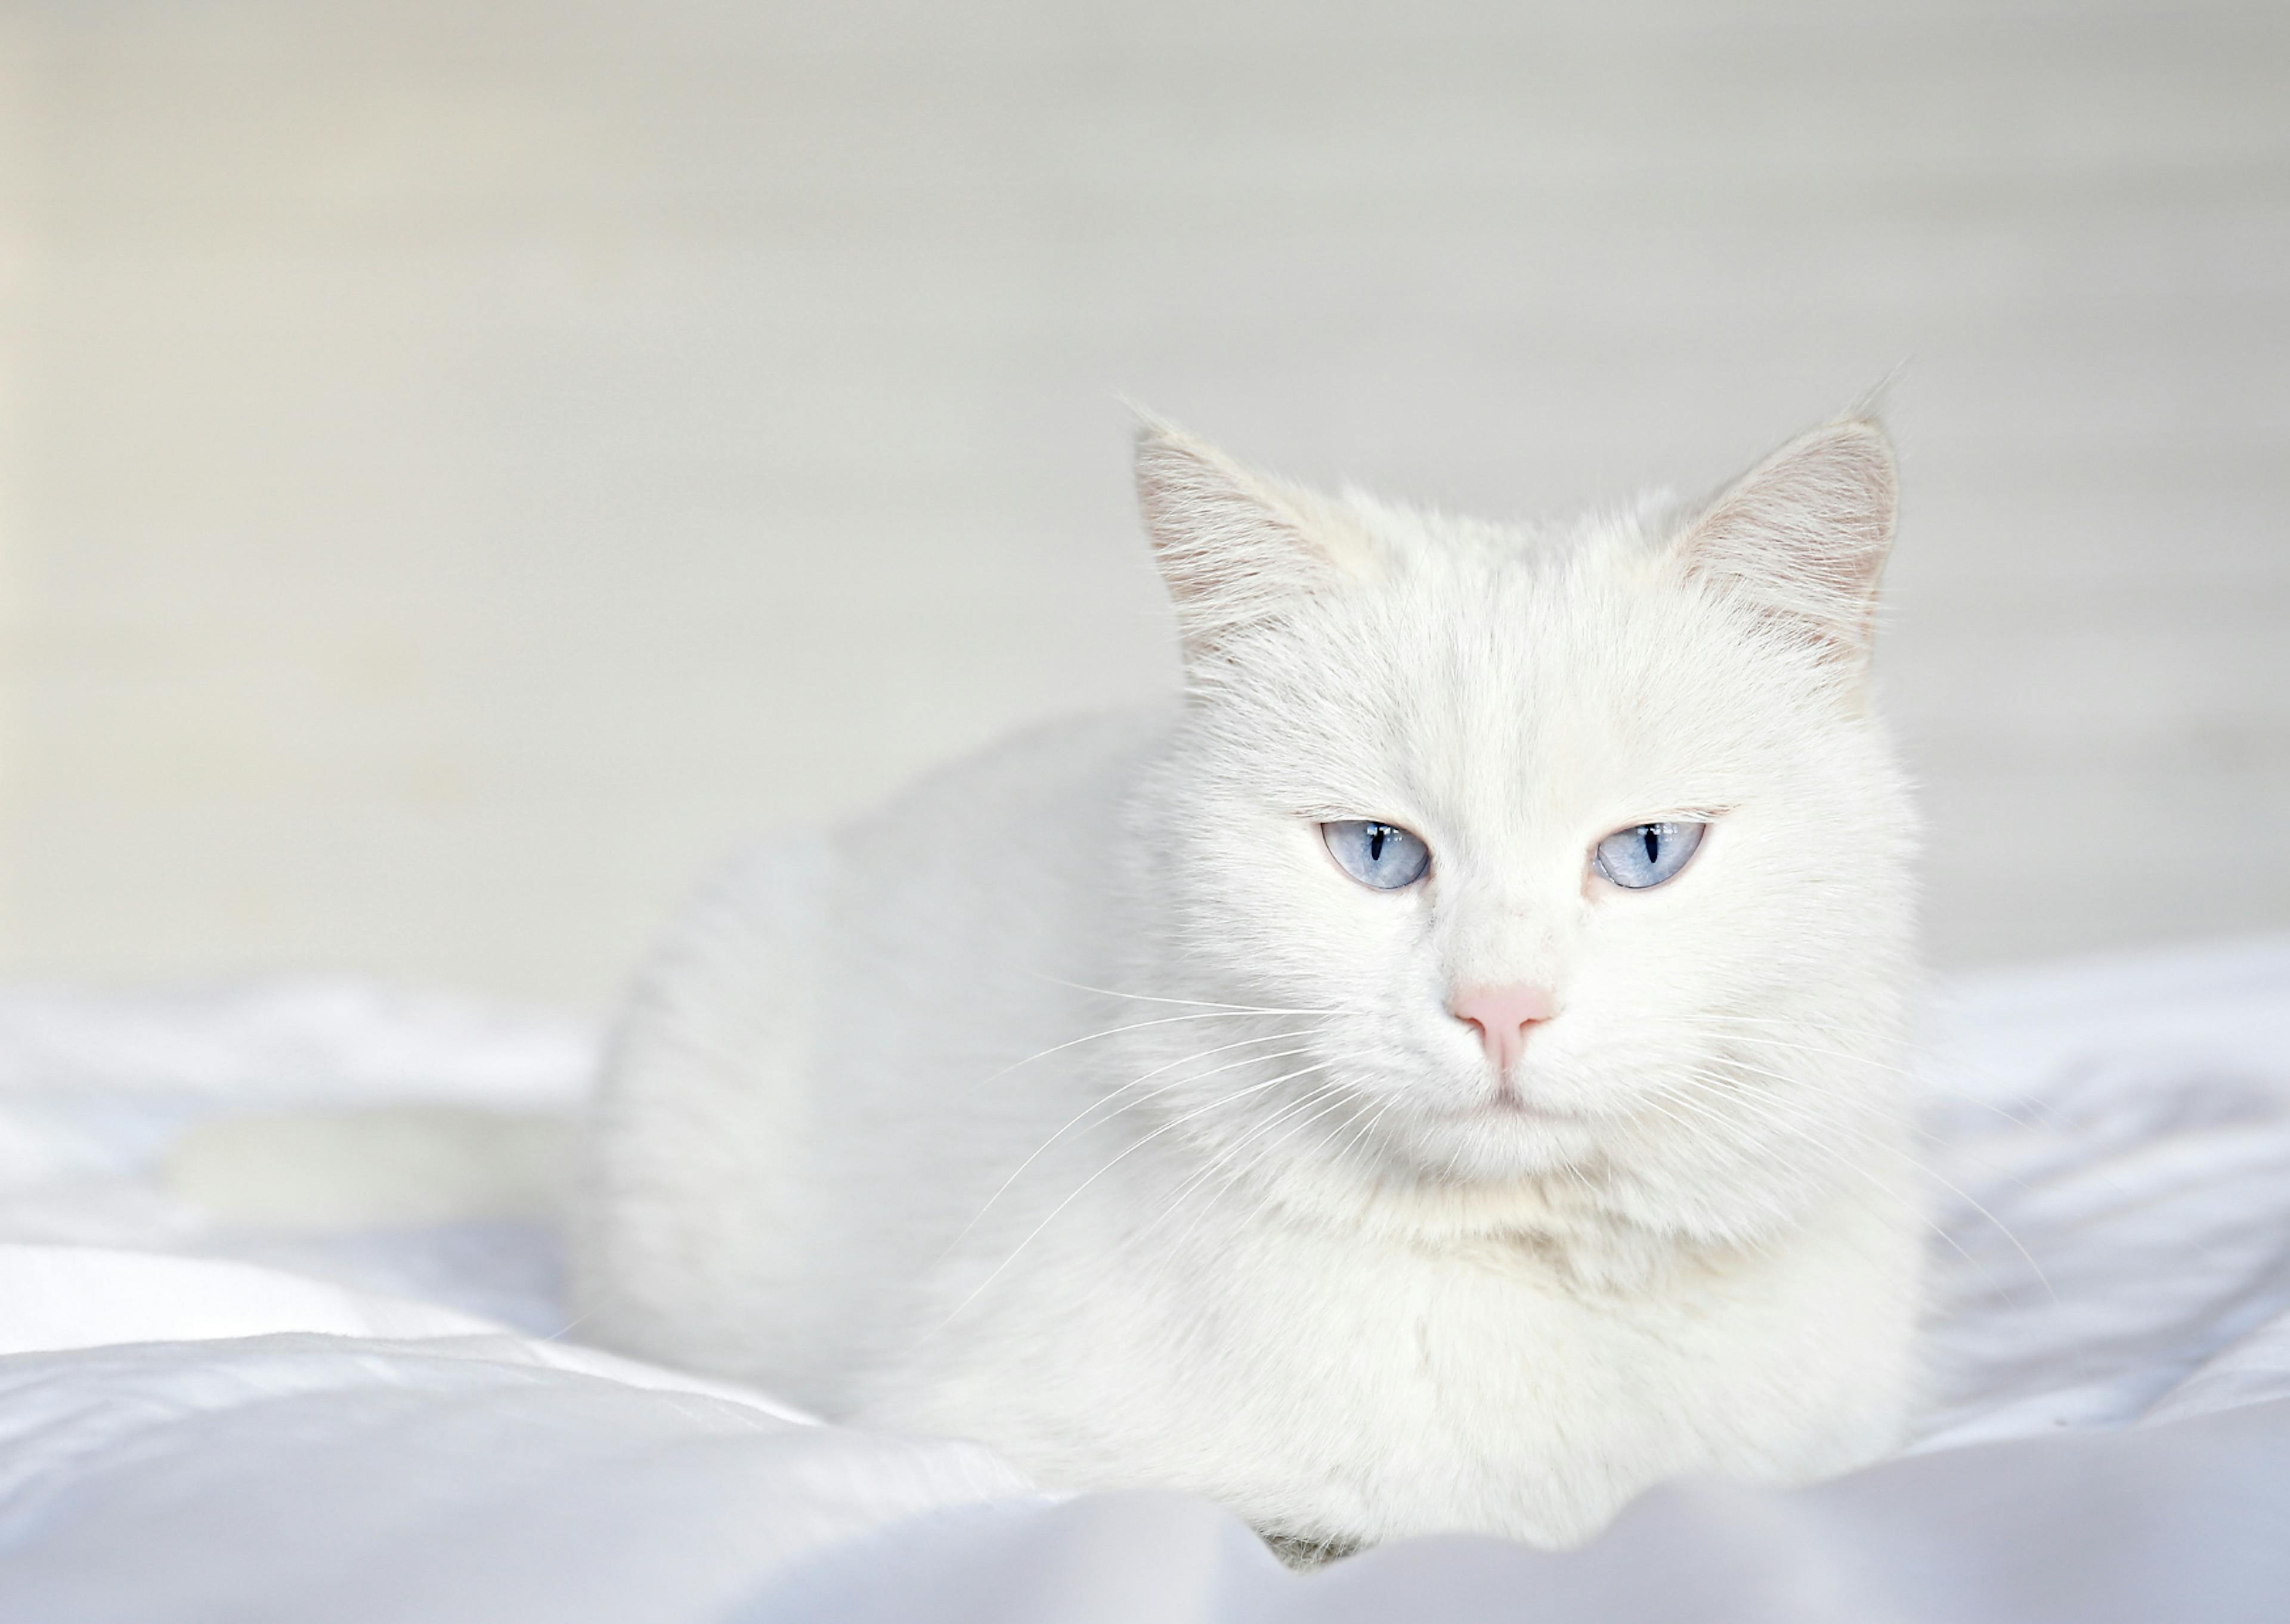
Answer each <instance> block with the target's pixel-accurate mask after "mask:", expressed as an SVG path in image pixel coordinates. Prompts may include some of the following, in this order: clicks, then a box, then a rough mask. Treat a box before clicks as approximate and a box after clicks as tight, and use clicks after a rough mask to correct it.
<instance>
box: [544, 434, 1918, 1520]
mask: <svg viewBox="0 0 2290 1624" xmlns="http://www.w3.org/2000/svg"><path fill="white" fill-rule="evenodd" d="M1140 468H1141V480H1142V482H1143V493H1144V498H1145V508H1146V511H1147V514H1148V516H1149V521H1150V524H1151V526H1152V530H1153V534H1154V540H1155V542H1156V547H1157V550H1158V552H1159V555H1160V556H1161V559H1162V563H1163V566H1164V569H1165V572H1166V573H1167V574H1168V576H1169V579H1170V581H1171V586H1172V591H1173V596H1174V598H1175V601H1176V603H1177V607H1178V612H1179V616H1180V620H1181V628H1182V633H1183V640H1184V646H1185V650H1186V654H1187V659H1188V662H1189V694H1188V698H1187V700H1186V701H1185V703H1184V704H1183V705H1182V706H1181V708H1175V709H1173V710H1172V711H1169V712H1162V713H1155V714H1152V715H1147V716H1138V717H1134V718H1113V719H1104V720H1099V721H1092V722H1086V723H1076V724H1067V725H1064V726H1061V727H1058V728H1054V729H1049V730H1045V731H1043V732H1039V733H1037V734H1033V735H1029V736H1028V737H1026V738H1023V739H1021V740H1014V741H1013V742H1012V743H1010V744H1008V745H1005V746H1004V747H1002V748H998V749H997V750H994V751H990V752H988V753H987V754H985V755H983V756H980V757H978V758H976V759H974V760H973V761H970V762H967V763H964V764H959V765H957V766H956V767H953V768H950V769H948V770H946V771H944V772H941V773H938V774H936V775H934V776H933V777H932V778H931V779H929V780H925V782H924V783H922V784H920V785H918V786H917V787H916V788H914V789H913V790H911V791H909V793H908V794H907V795H906V796H904V797H902V798H901V800H899V801H898V802H896V803H894V804H893V805H891V806H890V807H888V808H886V809H885V811H883V812H879V813H877V814H876V815H874V816H872V817H870V818H868V819H866V820H862V821H861V822H859V823H856V824H854V825H853V826H851V827H850V828H846V829H845V830H843V831H841V832H840V833H839V834H837V836H835V837H834V839H833V840H832V842H831V843H830V845H829V849H827V850H826V851H825V852H822V853H821V854H820V855H819V857H818V858H817V859H816V860H806V861H804V862H799V863H797V864H794V865H792V866H790V865H789V864H785V863H781V864H777V865H765V866H761V867H757V868H749V869H748V870H746V871H745V872H744V873H743V875H742V876H739V877H737V878H735V879H734V881H733V883H732V884H731V885H730V886H729V887H728V888H726V889H725V890H724V891H722V892H719V893H718V894H717V896H716V897H715V898H714V899H713V900H711V901H710V902H709V904H707V905H706V906H705V907H704V908H702V909H701V910H699V911H698V912H697V913H695V915H694V916H693V919H692V921H691V922H689V923H688V924H685V926H684V927H682V928H681V929H680V931H679V932H677V935H676V936H675V937H674V938H673V939H672V940H671V941H670V943H669V946H668V947H667V948H666V950H665V951H664V952H663V953H662V954H661V956H660V958H659V960H658V961H657V963H656V964H655V967H654V969H653V971H652V972H651V973H650V974H649V975H648V977H647V978H646V980H645V987H644V989H643V991H642V993H641V994H640V996H638V997H637V999H636V1000H634V1001H633V1002H632V1003H631V1004H630V1006H629V1010H628V1012H627V1013H626V1015H625V1016H624V1019H623V1023H622V1027H621V1033H620V1036H619V1040H618V1042H617V1044H616V1045H615V1047H614V1050H613V1060H612V1063H611V1065H610V1067H609V1068H608V1072H607V1076H606V1078H605V1090H604V1103H603V1106H602V1107H601V1108H600V1110H599V1112H598V1114H597V1118H596V1122H597V1127H596V1132H595V1134H594V1137H593V1139H592V1144H591V1160H592V1164H593V1167H594V1180H593V1188H592V1191H591V1196H590V1200H589V1203H588V1205H587V1208H586V1210H585V1212H584V1213H583V1215H582V1219H581V1223H580V1224H579V1225H578V1227H577V1231H576V1239H575V1262H576V1266H577V1267H576V1278H577V1280H578V1282H579V1288H580V1296H581V1312H582V1314H583V1316H584V1318H583V1322H582V1323H583V1324H586V1325H587V1326H588V1327H589V1328H590V1329H591V1330H592V1331H594V1332H596V1333H597V1334H598V1335H600V1336H601V1337H603V1338H605V1340H612V1341H615V1342H618V1343H621V1344H622V1345H626V1346H629V1347H632V1348H637V1349H638V1350H640V1351H643V1352H645V1353H648V1354H650V1355H652V1356H654V1357H661V1358H666V1359H669V1360H671V1361H674V1362H679V1363H687V1364H694V1365H699V1366H702V1367H705V1368H709V1369H712V1370H718V1371H723V1372H727V1373H730V1374H733V1375H736V1376H740V1377H743V1378H746V1379H749V1380H757V1381H760V1382H763V1383H765V1384H766V1385H769V1386H772V1387H773V1388H778V1389H780V1390H781V1391H783V1392H785V1393H787V1394H788V1395H789V1396H791V1397H794V1398H796V1399H797V1400H798V1401H799V1402H803V1403H806V1404H811V1405H813V1406H814V1407H816V1408H818V1409H819V1410H821V1412H825V1413H827V1414H829V1415H831V1416H837V1417H845V1418H855V1419H859V1420H865V1421H869V1422H872V1423H876V1424H880V1425H885V1426H896V1427H901V1428H917V1429H923V1430H929V1431H936V1432H951V1433H958V1434H964V1435H967V1436H976V1437H981V1438H984V1439H986V1440H988V1441H989V1442H990V1443H992V1444H996V1445H997V1447H999V1448H1001V1449H1002V1450H1004V1451H1005V1452H1007V1453H1008V1454H1009V1455H1010V1456H1011V1457H1012V1458H1013V1460H1017V1461H1019V1462H1020V1463H1021V1464H1022V1465H1024V1466H1026V1467H1028V1468H1030V1469H1031V1470H1033V1471H1035V1472H1036V1473H1037V1474H1039V1475H1040V1476H1042V1478H1043V1479H1044V1480H1045V1481H1046V1482H1049V1483H1053V1484H1061V1485H1069V1486H1077V1487H1090V1486H1118V1485H1132V1484H1156V1485H1165V1486H1174V1487H1178V1488H1184V1489H1190V1490H1195V1491H1197V1492H1202V1493H1205V1494H1209V1495H1212V1496H1213V1497H1215V1498H1217V1499H1219V1500H1222V1501H1224V1502H1225V1503H1227V1504H1229V1505H1230V1506H1232V1507H1234V1508H1236V1509H1237V1510H1239V1511H1240V1512H1241V1513H1242V1514H1243V1515H1244V1516H1247V1517H1249V1518H1250V1519H1251V1520H1252V1521H1253V1522H1254V1523H1255V1524H1257V1525H1258V1526H1260V1527H1261V1528H1264V1529H1267V1530H1269V1531H1272V1532H1281V1533H1285V1534H1292V1535H1296V1536H1299V1537H1301V1538H1304V1539H1307V1540H1336V1541H1340V1542H1341V1541H1353V1540H1376V1539H1384V1538H1389V1537H1394V1536H1397V1535H1400V1534H1406V1533H1413V1532H1430V1531H1434V1530H1438V1529H1445V1528H1470V1529H1482V1530H1486V1531H1490V1532H1501V1533H1509V1534H1514V1535H1517V1536H1520V1537H1524V1538H1528V1539H1533V1540H1542V1541H1546V1542H1551V1543H1562V1544H1563V1543H1570V1542H1573V1541H1575V1540H1581V1539H1582V1538H1585V1537H1587V1536H1588V1535H1589V1533H1591V1532H1595V1530H1596V1529H1597V1527H1598V1526H1599V1525H1600V1524H1602V1523H1603V1521H1604V1520H1605V1518H1607V1517H1609V1516H1612V1515H1613V1512H1614V1511H1615V1509H1617V1508H1619V1507H1620V1506H1621V1504H1622V1503H1623V1502H1624V1501H1626V1500H1628V1499H1629V1497H1630V1496H1631V1495H1633V1494H1635V1493H1636V1492H1638V1491H1640V1490H1641V1489H1643V1488H1645V1486H1647V1485H1648V1484H1652V1483H1653V1482H1656V1481H1658V1480H1660V1479H1661V1478H1663V1477H1666V1476H1674V1475H1677V1474H1680V1473H1687V1472H1702V1471H1714V1472H1719V1473H1725V1474H1729V1475H1732V1476H1738V1477H1742V1478H1747V1479H1751V1480H1755V1481H1760V1482H1774V1483H1790V1482H1799V1481H1804V1480H1806V1479H1808V1478H1811V1477H1814V1476H1821V1475H1822V1474H1825V1473H1829V1472H1833V1471H1837V1470H1840V1469H1843V1468H1846V1467H1849V1466H1852V1465H1854V1464H1857V1463H1859V1462H1862V1461H1864V1460H1869V1459H1870V1458H1872V1457H1873V1456H1875V1455H1877V1454H1878V1453H1881V1452H1883V1451H1885V1450H1886V1449H1887V1448H1889V1447H1891V1446H1892V1445H1893V1444H1894V1442H1896V1440H1897V1438H1898V1436H1899V1434H1900V1430H1901V1428H1902V1424H1903V1419H1904V1416H1905V1413H1906V1409H1907V1405H1908V1404H1909V1401H1910V1395H1911V1393H1912V1390H1913V1384H1914V1377H1913V1370H1914V1361H1913V1356H1912V1338H1911V1332H1912V1329H1913V1325H1914V1323H1915V1319H1916V1316H1917V1312H1918V1304H1919V1299H1920V1280H1921V1270H1922V1245H1921V1236H1922V1235H1923V1233H1924V1228H1925V1226H1924V1222H1923V1219H1922V1216H1921V1213H1920V1211H1919V1200H1920V1193H1919V1188H1918V1181H1917V1180H1916V1179H1915V1177H1914V1176H1913V1172H1914V1163H1913V1161H1912V1160H1911V1158H1910V1155H1909V1152H1908V1148H1907V1142H1908V1139H1909V1135H1910V1125H1909V1122H1910V1117H1909V1113H1910V1108H1911V1100H1910V1095H1909V1091H1908V1088H1907V1086H1906V1078H1905V1075H1904V1073H1903V1072H1902V1070H1901V1066H1900V1060H1901V1051H1902V1020H1903V1011H1904V1008H1905V1005H1906V1001H1907V998H1908V996H1909V993H1910V989H1911V988H1912V987H1913V985H1914V965H1913V953H1912V945H1911V938H1912V930H1911V924H1912V906H1911V905H1912V900H1913V899H1912V892H1911V887H1910V878H1909V862H1910V855H1911V852H1912V848H1913V844H1914V839H1915V824H1914V820H1913V816H1912V814H1911V812H1910V803H1909V798H1908V795H1907V791H1906V787H1905V785H1904V783H1903V782H1902V778H1901V775H1900V773H1899V772H1898V770H1897V768H1896V767H1895V766H1894V763H1893V759H1892V756H1891V753H1890V749H1889V746H1888V745H1887V743H1886V739H1885V736H1884V733H1883V732H1882V730H1881V728H1880V727H1879V726H1878V724H1877V723H1876V721H1875V720H1874V718H1873V717H1872V716H1871V715H1870V711H1869V708H1868V707H1867V705H1866V703H1865V699H1864V695H1863V693H1862V667H1863V665H1864V664H1865V652H1866V651H1865V646H1863V644H1862V641H1860V640H1861V639H1862V638H1864V637H1865V632H1866V628H1867V626H1868V624H1869V607H1870V602H1871V601H1872V597H1873V592H1874V589H1875V580H1876V572H1877V571H1878V568H1879V567H1880V566H1881V564H1882V561H1883V548H1884V544H1885V543H1886V542H1887V541H1888V540H1889V535H1890V524H1891V493H1890V484H1889V481H1890V460H1889V453H1887V452H1886V451H1885V448H1884V443H1883V439H1882V436H1881V434H1880V433H1879V432H1878V431H1877V430H1876V429H1875V428H1874V427H1873V426H1872V425H1870V424H1866V423H1862V422H1857V421H1856V422H1848V423H1845V424H1840V425H1835V426H1832V427H1831V428H1829V429H1825V430H1822V431H1819V432H1817V433H1816V434H1814V435H1813V436H1807V437H1806V439H1804V440H1802V441H1800V442H1798V443H1797V444H1794V445H1792V446H1790V447H1789V448H1787V449H1785V451H1784V452H1782V453H1779V454H1777V455H1776V457H1775V458H1774V459H1772V460H1769V461H1768V463H1766V465H1763V466H1762V467H1761V468H1759V469H1758V470H1756V471H1754V472H1753V473H1752V474H1751V475H1750V476H1748V477H1747V478H1745V479H1744V480H1743V481H1742V482H1741V483H1740V484H1737V485H1736V486H1735V487H1734V488H1733V489H1732V490H1730V491H1729V492H1726V493H1723V494H1722V495H1721V496H1720V497H1719V498H1718V499H1717V500H1714V501H1713V502H1711V503H1710V504H1708V505H1707V506H1706V507H1704V508H1701V509H1700V510H1698V511H1696V512H1693V513H1690V514H1685V515H1684V516H1679V515H1678V514H1677V513H1676V512H1675V511H1674V510H1673V509H1670V508H1665V507H1663V506H1661V505H1660V504H1643V505H1641V506H1639V507H1638V508H1634V509H1630V510H1628V511H1625V512H1622V513H1619V514H1610V515H1604V516H1592V517H1590V518H1589V519H1585V520H1582V521H1580V522H1578V523H1576V524H1572V525H1567V526H1554V527H1550V528H1549V529H1544V530H1532V531H1528V530H1518V529H1512V528H1504V527H1498V526H1492V525H1484V524H1473V523H1470V522H1467V521H1460V520H1453V519H1448V518H1444V517H1441V516H1433V515H1425V514H1418V513H1413V512H1410V511H1408V510H1405V509H1402V508H1395V507H1391V506H1389V505H1387V504H1382V503H1379V502H1375V501H1373V500H1369V499H1366V498H1365V497H1360V496H1357V495H1356V494H1354V495H1347V496H1345V497H1344V498H1342V499H1340V500H1331V499H1325V498H1318V497H1314V496H1311V495H1309V493H1305V492H1300V491H1298V490H1296V489H1295V488H1294V487H1291V486H1287V485H1285V484H1280V483H1279V482H1277V481H1269V480H1265V479H1261V478H1260V477H1259V476H1253V475H1250V474H1248V473H1247V472H1246V471H1245V470H1243V469H1240V468H1238V467H1237V465H1235V464H1233V463H1231V462H1230V461H1229V460H1228V459H1224V458H1222V457H1221V454H1219V453H1214V452H1211V451H1209V450H1208V449H1207V448H1205V447H1202V446H1200V445H1199V444H1198V443H1197V442H1193V441H1189V440H1188V439H1186V438H1185V437H1184V436H1181V435H1177V434H1176V433H1175V432H1174V431H1171V430H1165V429H1154V430H1151V431H1149V434H1148V436H1147V437H1146V443H1145V444H1144V446H1143V447H1142V448H1141V457H1140ZM1695 808H1701V809H1707V810H1708V811H1709V812H1710V814H1711V815H1713V816H1714V817H1715V818H1716V820H1717V821H1716V825H1715V827H1714V828H1712V830H1711V832H1710V834H1709V836H1708V838H1707V840H1706V842H1705V849H1704V850H1702V851H1701V852H1697V854H1696V856H1695V858H1694V860H1693V862H1691V863H1690V864H1689V865H1688V866H1687V868H1685V870H1684V871H1683V872H1682V873H1681V874H1680V875H1679V876H1678V877H1677V878H1676V879H1675V880H1673V881H1671V882H1670V883H1669V884H1665V885H1662V886H1660V887H1656V888H1653V889H1652V890H1649V891H1646V892H1637V893H1632V892H1624V891H1622V890H1621V889H1620V888H1617V887H1613V886H1611V885H1607V884H1603V883H1601V882H1599V881H1597V879H1596V877H1595V876H1592V875H1591V874H1590V873H1589V870H1588V868H1587V865H1588V863H1589V852H1590V851H1591V849H1592V848H1593V847H1594V846H1595V844H1597V841H1598V840H1599V839H1601V838H1603V837H1604V836H1605V835H1606V834H1608V833H1611V832H1612V831H1613V830H1614V829H1616V828H1628V827H1629V826H1631V825H1632V824H1634V823H1636V822H1638V821H1641V820H1650V819H1656V818H1660V817H1664V816H1668V815H1669V814H1672V813H1682V812H1686V811H1688V810H1691V809H1695ZM1323 815H1325V816H1334V815H1343V816H1353V817H1363V818H1381V819H1388V820H1392V821H1396V822H1398V823H1401V824H1404V825H1405V827H1407V828H1410V829H1411V830H1413V831H1414V832H1416V833H1418V834H1420V835H1421V836H1422V837H1423V838H1424V839H1425V841H1426V842H1427V844H1429V849H1430V852H1431V866H1430V869H1429V873H1428V874H1427V876H1425V877H1424V879H1423V880H1422V881H1421V882H1420V883H1419V884H1416V885H1414V886H1412V887H1409V888H1406V889H1405V890H1403V891H1399V892H1388V893H1387V892H1376V891H1374V890H1373V888H1370V887H1365V886H1363V885H1361V884H1358V883H1357V882H1356V881H1354V880H1352V879H1351V878H1349V876H1346V875H1345V874H1344V873H1343V872H1342V871H1341V869H1340V868H1339V867H1338V866H1337V865H1336V864H1335V863H1334V862H1333V860H1331V858H1330V857H1329V855H1328V853H1327V852H1326V851H1325V848H1324V847H1323V846H1322V845H1321V844H1320V842H1319V838H1318V835H1317V829H1316V828H1314V825H1313V820H1314V818H1315V817H1317V816H1323ZM981 853H989V854H990V855H991V861H981ZM1515 983H1526V984H1531V985H1533V986H1537V987H1541V988H1547V989H1548V990H1549V992H1550V993H1551V994H1552V995H1553V996H1554V997H1555V1001H1556V1005H1557V1013H1556V1014H1555V1015H1554V1016H1552V1017H1551V1018H1550V1019H1549V1020H1545V1021H1543V1022H1542V1023H1541V1025H1540V1026H1539V1027H1538V1028H1537V1029H1536V1030H1535V1031H1533V1033H1532V1034H1531V1035H1529V1036H1527V1037H1526V1039H1525V1047H1524V1050H1523V1058H1522V1059H1521V1060H1520V1061H1519V1062H1517V1065H1516V1066H1515V1067H1514V1068H1513V1071H1512V1074H1511V1075H1510V1076H1509V1084H1510V1086H1511V1088H1512V1089H1513V1090H1514V1091H1515V1092H1516V1093H1517V1095H1518V1096H1519V1097H1520V1098H1522V1099H1523V1100H1525V1101H1526V1103H1528V1104H1530V1105H1533V1106H1535V1107H1537V1108H1539V1110H1540V1112H1541V1114H1540V1115H1536V1114H1534V1113H1531V1112H1526V1111H1512V1112H1509V1113H1508V1114H1506V1113H1505V1112H1504V1111H1503V1110H1500V1109H1490V1108H1489V1105H1490V1101H1491V1100H1493V1099H1494V1096H1495V1092H1496V1090H1495V1084H1496V1077H1495V1075H1494V1073H1493V1070H1492V1069H1491V1068H1490V1065H1489V1062H1488V1061H1487V1060H1486V1058H1485V1053H1484V1052H1483V1050H1482V1048H1481V1045H1480V1044H1479V1043H1478V1041H1477V1037H1476V1036H1475V1034H1474V1033H1473V1032H1472V1031H1471V1030H1469V1028H1467V1027H1465V1025H1464V1024H1463V1023H1462V1022H1461V1020H1458V1019H1457V1018H1456V1016H1455V1015H1454V1014H1453V1012H1451V1007H1450V1006H1451V1003H1452V1000H1453V998H1454V996H1456V995H1457V993H1458V991H1459V990H1460V989H1461V988H1468V987H1472V986H1488V985H1493V986H1501V985H1510V984H1515ZM1105 989H1110V990H1105Z"/></svg>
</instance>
